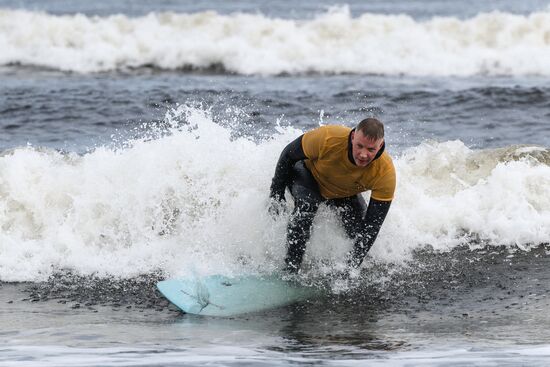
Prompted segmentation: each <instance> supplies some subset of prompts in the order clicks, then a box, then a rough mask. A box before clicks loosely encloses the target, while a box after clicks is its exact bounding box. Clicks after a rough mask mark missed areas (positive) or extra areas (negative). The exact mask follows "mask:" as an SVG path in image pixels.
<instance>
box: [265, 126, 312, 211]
mask: <svg viewBox="0 0 550 367" xmlns="http://www.w3.org/2000/svg"><path fill="white" fill-rule="evenodd" d="M302 137H303V135H300V136H299V137H298V138H297V139H296V140H294V141H292V142H291V143H289V144H288V145H287V146H286V147H285V149H283V151H282V153H281V156H280V157H279V161H278V162H277V166H276V168H275V175H274V176H273V180H272V181H271V193H270V195H269V196H270V197H271V198H272V199H274V200H277V201H282V200H284V199H285V189H286V187H287V186H288V185H289V184H290V181H291V180H292V167H293V166H294V164H295V163H296V162H298V161H301V160H303V159H306V158H307V157H306V155H305V153H304V149H303V148H302Z"/></svg>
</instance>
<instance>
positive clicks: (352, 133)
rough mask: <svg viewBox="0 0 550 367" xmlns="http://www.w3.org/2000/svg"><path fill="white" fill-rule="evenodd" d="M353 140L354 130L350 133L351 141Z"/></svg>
mask: <svg viewBox="0 0 550 367" xmlns="http://www.w3.org/2000/svg"><path fill="white" fill-rule="evenodd" d="M354 138H355V130H354V131H352V132H351V141H353V139H354Z"/></svg>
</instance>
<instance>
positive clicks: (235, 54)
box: [0, 7, 550, 76]
mask: <svg viewBox="0 0 550 367" xmlns="http://www.w3.org/2000/svg"><path fill="white" fill-rule="evenodd" d="M549 35H550V12H548V11H541V12H536V13H532V14H530V15H526V16H525V15H514V14H509V13H501V12H493V13H482V14H478V15H477V16H475V17H472V18H470V19H464V20H463V19H459V18H455V17H436V18H432V19H429V20H425V21H420V20H415V19H413V18H411V17H409V16H406V15H391V14H390V15H380V14H371V13H365V14H362V15H360V16H358V17H352V16H351V15H350V11H349V9H348V8H347V7H336V8H333V9H332V10H330V11H328V12H326V13H323V14H319V15H317V16H316V17H315V18H313V19H302V20H292V19H280V18H269V17H266V16H264V15H261V14H242V13H235V14H230V15H222V14H218V13H216V12H213V11H207V12H201V13H193V14H185V13H150V14H148V15H146V16H142V17H135V18H131V17H127V16H125V15H113V16H109V17H97V16H94V17H87V16H84V15H80V14H78V15H64V16H55V15H50V14H46V13H39V12H30V11H23V10H0V49H1V50H2V53H1V54H0V65H32V66H39V67H46V68H52V69H55V70H63V71H74V72H80V73H90V72H102V71H112V70H124V69H128V68H140V67H145V66H148V67H154V68H160V69H167V70H173V69H182V68H191V69H204V68H212V67H216V68H219V67H221V68H222V69H223V70H226V71H228V72H233V73H239V74H245V75H252V74H261V75H277V74H281V73H287V74H298V73H311V72H313V73H330V74H332V73H358V74H387V75H396V74H407V75H438V76H448V75H458V76H469V75H477V74H485V75H543V76H549V75H550V68H548V60H550V36H549Z"/></svg>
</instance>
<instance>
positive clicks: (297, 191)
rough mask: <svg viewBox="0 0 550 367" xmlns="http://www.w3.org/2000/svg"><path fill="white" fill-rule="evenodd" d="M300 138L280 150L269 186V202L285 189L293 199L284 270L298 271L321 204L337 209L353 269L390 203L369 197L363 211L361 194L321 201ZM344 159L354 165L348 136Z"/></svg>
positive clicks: (374, 234)
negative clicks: (350, 244) (351, 243)
mask: <svg viewBox="0 0 550 367" xmlns="http://www.w3.org/2000/svg"><path fill="white" fill-rule="evenodd" d="M302 136H303V135H302ZM302 136H300V137H299V138H297V139H296V140H294V141H293V142H291V143H290V144H288V145H287V146H286V147H285V149H283V152H282V153H281V156H280V158H279V161H278V162H277V167H276V169H275V175H274V177H273V181H272V184H271V194H270V196H271V198H272V199H274V200H278V201H282V200H284V193H285V189H286V188H287V187H289V189H290V193H291V194H292V197H293V198H294V210H293V212H292V215H291V217H290V221H289V223H288V228H287V255H286V258H285V262H286V264H287V268H288V269H289V270H294V271H297V270H298V269H299V267H300V265H301V263H302V259H303V256H304V252H305V249H306V243H307V241H308V240H309V237H310V235H311V226H312V224H313V219H314V217H315V214H316V213H317V209H318V208H319V205H320V204H321V203H325V204H326V205H328V206H329V207H333V208H338V209H339V210H338V213H339V214H340V217H341V220H342V225H343V226H344V229H345V231H346V233H347V235H348V236H349V237H350V238H351V239H353V240H354V247H353V251H352V252H351V253H350V255H349V257H348V264H349V265H350V266H352V267H354V268H357V267H359V266H360V265H361V263H362V262H363V258H364V257H365V255H366V254H367V252H368V251H369V249H370V248H371V247H372V245H373V244H374V241H375V240H376V237H377V235H378V232H379V231H380V227H381V226H382V223H383V222H384V219H385V218H386V214H387V213H388V210H389V208H390V205H391V201H379V200H375V199H372V198H371V199H370V202H369V205H368V208H367V206H366V204H365V200H364V199H363V197H362V196H361V195H354V196H350V197H346V198H339V199H325V198H324V197H323V196H321V193H320V191H319V185H318V183H317V181H316V180H315V178H314V177H313V175H312V174H311V172H310V171H309V169H308V168H307V167H306V166H305V164H304V162H303V161H304V160H305V159H307V157H306V155H305V153H304V151H303V148H302ZM383 151H384V146H382V148H381V149H380V151H379V152H378V154H377V155H376V157H375V158H374V159H377V158H378V157H380V156H381V155H382V153H383ZM348 159H349V160H350V161H351V162H352V163H353V164H355V161H354V159H353V155H352V147H351V134H350V138H349V139H348ZM365 211H366V213H365Z"/></svg>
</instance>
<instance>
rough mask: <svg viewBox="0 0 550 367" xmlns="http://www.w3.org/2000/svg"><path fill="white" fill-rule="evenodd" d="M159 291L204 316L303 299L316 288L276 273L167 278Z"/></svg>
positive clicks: (232, 314)
mask: <svg viewBox="0 0 550 367" xmlns="http://www.w3.org/2000/svg"><path fill="white" fill-rule="evenodd" d="M157 288H158V290H159V291H160V292H161V293H162V294H163V295H164V297H166V298H167V299H168V300H169V301H170V302H171V303H173V304H174V305H175V306H177V307H178V308H179V309H181V310H182V311H184V312H186V313H189V314H195V315H204V316H221V317H228V316H236V315H242V314H246V313H251V312H260V311H264V310H268V309H272V308H277V307H282V306H286V305H289V304H292V303H296V302H299V301H305V300H307V299H308V298H310V297H313V296H314V295H316V294H319V290H318V289H316V288H314V287H310V286H304V285H301V284H299V283H298V282H296V281H289V280H284V279H282V278H280V277H278V276H275V275H270V276H255V275H246V276H238V277H226V276H223V275H211V276H208V277H203V278H189V279H168V280H163V281H161V282H158V283H157Z"/></svg>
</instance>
